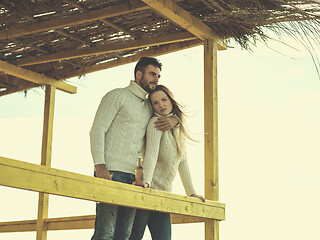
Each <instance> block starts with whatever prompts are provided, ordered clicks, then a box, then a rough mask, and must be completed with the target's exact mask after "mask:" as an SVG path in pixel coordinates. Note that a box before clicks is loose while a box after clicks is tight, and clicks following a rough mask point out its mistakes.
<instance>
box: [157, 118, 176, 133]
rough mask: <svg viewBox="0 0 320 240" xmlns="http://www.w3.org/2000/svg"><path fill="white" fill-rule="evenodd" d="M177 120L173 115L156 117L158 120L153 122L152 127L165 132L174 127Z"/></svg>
mask: <svg viewBox="0 0 320 240" xmlns="http://www.w3.org/2000/svg"><path fill="white" fill-rule="evenodd" d="M178 122H179V121H178V119H177V118H176V117H175V116H170V117H158V120H157V121H155V122H154V127H155V128H156V129H158V130H160V131H162V132H165V131H167V130H170V129H172V128H174V127H175V126H176V125H177V124H178Z"/></svg>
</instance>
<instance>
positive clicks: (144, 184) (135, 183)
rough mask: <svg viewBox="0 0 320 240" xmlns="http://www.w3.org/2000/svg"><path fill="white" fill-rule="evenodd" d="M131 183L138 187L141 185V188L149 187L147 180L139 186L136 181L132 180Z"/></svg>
mask: <svg viewBox="0 0 320 240" xmlns="http://www.w3.org/2000/svg"><path fill="white" fill-rule="evenodd" d="M132 185H136V186H140V187H143V188H148V187H149V183H147V182H143V186H141V185H138V184H137V182H136V181H134V182H133V183H132Z"/></svg>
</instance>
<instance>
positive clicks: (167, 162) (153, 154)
mask: <svg viewBox="0 0 320 240" xmlns="http://www.w3.org/2000/svg"><path fill="white" fill-rule="evenodd" d="M156 120H157V116H154V117H152V118H151V119H150V122H149V124H148V127H147V137H146V151H145V157H144V161H143V168H144V178H145V182H147V183H150V187H151V188H154V189H157V190H162V191H167V192H171V191H172V182H173V180H174V178H175V176H176V173H177V171H179V175H180V178H181V181H182V184H183V186H184V189H185V191H186V194H187V195H188V196H190V195H191V194H195V193H196V192H195V190H194V187H193V184H192V181H191V175H190V170H189V166H188V162H187V158H186V154H184V156H183V158H178V151H177V145H176V142H175V139H174V137H173V135H172V130H168V131H165V132H162V131H159V130H157V129H156V128H155V127H154V122H155V121H156ZM177 128H178V127H177ZM175 130H178V129H175Z"/></svg>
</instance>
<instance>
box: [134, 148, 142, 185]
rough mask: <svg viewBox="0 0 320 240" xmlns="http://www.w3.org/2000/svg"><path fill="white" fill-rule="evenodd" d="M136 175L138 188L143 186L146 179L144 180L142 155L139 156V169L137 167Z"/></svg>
mask: <svg viewBox="0 0 320 240" xmlns="http://www.w3.org/2000/svg"><path fill="white" fill-rule="evenodd" d="M135 175H136V184H137V185H138V186H143V184H144V178H143V167H142V156H141V153H139V155H138V159H137V167H136V171H135Z"/></svg>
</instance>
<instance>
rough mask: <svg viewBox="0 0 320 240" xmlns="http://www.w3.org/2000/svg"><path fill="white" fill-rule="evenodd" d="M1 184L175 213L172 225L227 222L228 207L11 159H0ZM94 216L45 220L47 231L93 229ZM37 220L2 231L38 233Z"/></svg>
mask: <svg viewBox="0 0 320 240" xmlns="http://www.w3.org/2000/svg"><path fill="white" fill-rule="evenodd" d="M0 172H1V174H0V185H2V186H7V187H13V188H19V189H25V190H30V191H36V192H40V193H45V194H55V195H60V196H65V197H71V198H78V199H85V200H89V201H95V202H105V203H111V204H116V205H122V206H129V207H134V208H141V209H149V210H156V211H162V212H167V213H171V214H172V221H173V223H192V222H206V221H212V220H224V219H225V204H223V203H219V202H214V201H206V202H205V203H203V202H202V201H201V200H200V199H196V198H191V197H187V196H182V195H177V194H172V193H167V192H162V191H157V190H154V189H143V188H140V187H136V186H133V185H128V184H124V183H119V182H113V181H108V180H104V179H99V178H94V177H90V176H86V175H81V174H77V173H72V172H67V171H63V170H59V169H54V168H51V167H47V166H41V165H36V164H31V163H26V162H22V161H17V160H13V159H9V158H4V157H0ZM94 218H95V216H94V215H89V216H74V217H64V218H47V219H45V224H44V225H45V226H44V228H45V229H46V230H70V229H90V228H93V226H94ZM36 224H37V220H26V221H14V222H2V223H0V232H25V231H36Z"/></svg>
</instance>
